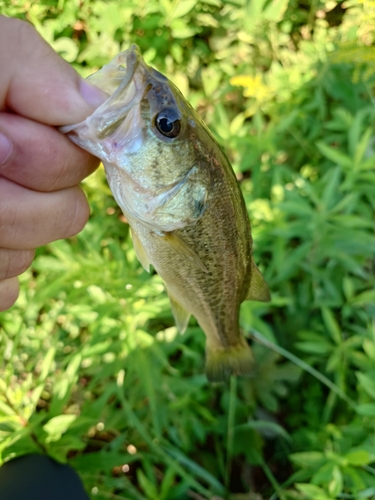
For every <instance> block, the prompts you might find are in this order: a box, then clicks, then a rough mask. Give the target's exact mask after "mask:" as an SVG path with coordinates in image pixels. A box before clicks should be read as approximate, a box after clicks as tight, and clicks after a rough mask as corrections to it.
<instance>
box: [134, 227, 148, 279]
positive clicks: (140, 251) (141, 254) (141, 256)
mask: <svg viewBox="0 0 375 500" xmlns="http://www.w3.org/2000/svg"><path fill="white" fill-rule="evenodd" d="M130 232H131V235H132V240H133V246H134V251H135V255H136V256H137V259H138V260H139V262H140V263H141V264H142V266H143V268H144V269H145V270H146V271H147V272H148V273H149V272H150V264H151V262H150V260H149V258H148V257H147V255H146V252H145V249H144V248H143V246H142V243H141V242H140V241H139V238H138V236H137V234H136V233H135V232H134V230H133V229H132V228H130Z"/></svg>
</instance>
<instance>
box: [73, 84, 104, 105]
mask: <svg viewBox="0 0 375 500" xmlns="http://www.w3.org/2000/svg"><path fill="white" fill-rule="evenodd" d="M80 92H81V96H82V97H83V98H84V100H85V101H86V102H87V104H88V105H89V106H92V107H93V108H97V107H99V106H100V105H101V104H103V102H104V101H106V100H107V99H108V97H109V96H108V94H106V92H103V90H100V89H99V88H98V87H95V85H92V84H91V83H88V82H87V81H86V80H83V79H82V80H81V83H80Z"/></svg>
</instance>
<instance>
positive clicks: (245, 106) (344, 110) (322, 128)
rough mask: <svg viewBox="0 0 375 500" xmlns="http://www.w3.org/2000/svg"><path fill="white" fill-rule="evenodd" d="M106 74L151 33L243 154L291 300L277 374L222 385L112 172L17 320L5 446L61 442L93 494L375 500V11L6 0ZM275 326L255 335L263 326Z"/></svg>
mask: <svg viewBox="0 0 375 500" xmlns="http://www.w3.org/2000/svg"><path fill="white" fill-rule="evenodd" d="M0 12H1V13H3V14H5V15H8V16H16V17H20V18H23V19H26V20H28V21H30V22H31V23H33V24H34V26H35V27H36V29H37V30H38V31H39V33H40V34H41V35H42V36H43V37H44V38H45V39H46V40H47V41H48V42H49V43H50V44H51V45H52V46H53V48H54V49H55V50H56V51H57V52H59V53H60V54H61V55H62V57H64V58H65V59H66V60H67V61H68V62H69V63H71V64H72V65H73V66H74V67H75V68H76V69H77V70H78V71H79V72H80V73H81V74H82V75H84V76H87V75H88V74H90V73H91V72H93V71H94V70H97V69H98V68H99V67H100V66H101V65H103V64H104V63H107V62H108V61H109V60H110V59H111V58H112V57H113V56H114V55H116V54H117V53H118V52H120V51H121V50H123V49H125V48H127V47H128V46H129V44H130V43H133V42H135V43H137V44H138V45H139V46H140V48H141V50H142V52H143V54H144V57H145V59H146V61H147V62H148V63H150V64H152V65H153V66H155V67H156V68H157V69H159V70H160V71H162V72H164V73H165V74H166V75H167V76H168V77H170V78H171V79H172V80H173V81H174V82H175V83H176V84H177V85H178V87H179V88H180V89H181V90H182V91H183V93H184V94H185V96H186V97H187V98H188V99H189V101H190V102H191V104H192V105H193V106H194V107H195V108H196V109H197V110H198V112H199V113H200V114H201V116H202V117H203V118H204V119H205V120H206V122H207V123H208V125H209V126H210V128H211V130H212V131H213V133H214V134H215V136H216V137H217V139H218V141H219V142H220V143H221V144H222V146H223V147H224V148H225V150H226V152H227V154H228V156H229V158H230V160H231V162H232V165H233V168H234V170H235V172H236V174H237V177H238V179H239V181H240V183H241V187H242V189H243V193H244V196H245V200H246V203H247V207H248V210H249V215H250V218H251V221H252V227H253V237H254V240H255V260H256V262H257V263H258V264H259V267H260V268H261V270H262V272H263V274H264V276H265V278H266V280H267V282H268V284H269V287H270V289H271V291H272V296H273V300H272V302H271V303H270V304H260V303H251V302H245V303H244V304H243V306H242V309H241V325H242V328H243V330H244V332H245V334H246V336H247V337H248V338H249V339H252V344H253V349H254V352H255V356H256V360H257V372H256V374H255V376H254V377H253V378H250V379H238V380H237V379H236V378H235V377H232V379H231V381H230V383H229V384H228V385H227V386H226V385H217V386H214V385H209V384H208V382H207V380H206V377H205V375H204V344H205V339H204V335H203V333H202V331H201V330H200V329H199V327H197V325H196V323H195V322H194V320H193V319H192V320H191V321H190V326H189V328H188V330H187V332H186V333H185V334H184V335H183V336H181V335H179V334H178V333H177V330H176V328H175V326H174V322H173V319H172V315H171V311H170V308H169V303H168V299H167V296H166V294H165V290H164V286H163V283H162V281H161V280H160V278H159V277H158V276H157V275H155V274H153V275H148V274H147V273H146V272H145V271H143V269H142V268H141V266H140V265H139V263H138V262H137V260H136V258H135V254H134V251H133V248H132V244H131V240H130V237H129V232H128V226H127V225H126V224H125V223H124V221H123V218H122V216H121V213H120V210H119V209H118V207H117V206H116V204H115V202H114V200H113V199H112V197H111V194H110V192H109V189H108V187H107V184H106V182H105V179H104V173H103V170H102V169H100V170H99V171H98V172H96V173H95V174H94V175H93V176H91V177H90V178H89V179H87V180H86V181H85V183H84V188H85V190H86V192H87V195H88V198H89V201H90V205H91V210H92V215H91V218H90V221H89V223H88V224H87V227H86V228H85V229H84V231H83V232H82V233H81V234H79V235H78V236H77V237H75V238H71V239H69V240H64V241H58V242H56V243H54V244H51V245H48V246H47V247H45V248H42V249H39V250H38V252H37V258H36V260H35V262H34V265H33V267H32V269H31V270H29V271H28V272H27V273H25V274H24V275H23V276H22V278H21V281H22V290H21V295H20V298H19V300H18V302H17V304H16V305H15V306H14V307H13V308H12V309H11V310H9V311H8V312H5V313H2V314H0V334H1V344H0V352H1V360H2V362H1V379H0V458H1V461H6V460H9V459H10V458H12V457H15V456H19V455H22V454H25V453H28V452H40V453H48V454H49V455H51V456H53V457H55V458H56V459H58V460H60V461H65V462H68V463H69V464H71V465H72V466H73V467H74V468H75V469H76V470H77V471H78V473H79V474H80V476H81V477H82V479H83V481H84V483H85V487H86V489H87V491H88V492H89V493H90V495H91V497H92V498H93V499H100V500H105V499H114V500H119V499H132V500H133V499H151V500H179V499H189V498H192V499H195V500H201V499H214V498H215V499H220V498H226V499H232V500H262V499H270V500H276V499H282V500H304V499H312V500H329V499H358V500H362V499H375V321H374V317H375V305H374V304H375V287H374V284H375V278H374V265H375V235H374V226H375V168H374V166H375V141H374V119H375V107H374V84H375V66H374V62H375V47H374V36H375V2H374V1H362V2H360V1H355V0H348V1H345V2H341V1H340V2H336V1H332V0H329V1H325V0H161V1H156V0H147V1H146V0H140V1H139V0H137V1H136V0H127V1H124V0H119V1H104V0H95V1H93V0H80V1H79V0H58V1H56V0H41V1H38V2H34V1H27V2H25V1H24V0H22V1H21V0H11V1H9V0H0ZM253 329H255V332H254V331H253Z"/></svg>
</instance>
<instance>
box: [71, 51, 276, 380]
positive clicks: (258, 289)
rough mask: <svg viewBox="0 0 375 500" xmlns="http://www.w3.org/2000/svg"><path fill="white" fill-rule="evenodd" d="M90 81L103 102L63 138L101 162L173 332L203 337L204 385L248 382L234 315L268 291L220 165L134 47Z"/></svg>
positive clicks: (222, 160) (235, 193)
mask: <svg viewBox="0 0 375 500" xmlns="http://www.w3.org/2000/svg"><path fill="white" fill-rule="evenodd" d="M90 80H91V81H92V83H94V84H95V85H97V86H98V87H100V88H102V90H104V91H106V92H108V94H109V95H110V97H109V99H108V100H107V101H106V102H105V103H104V104H103V105H102V106H100V107H99V108H98V109H97V110H96V111H95V112H94V113H93V115H91V116H90V117H88V118H87V119H86V120H85V121H84V122H82V123H80V124H76V125H73V126H69V127H63V129H62V130H63V132H64V133H67V134H68V135H69V137H70V138H71V139H72V140H73V141H74V142H76V143H77V144H78V145H79V146H81V147H83V148H84V149H86V150H88V151H90V152H91V153H92V154H94V155H96V156H98V157H99V158H100V159H101V160H102V162H103V164H104V166H105V169H106V174H107V179H108V182H109V185H110V188H111V191H112V193H113V195H114V197H115V199H116V201H117V203H118V204H119V206H120V207H121V209H122V211H123V213H124V214H125V216H126V217H127V219H128V222H129V224H130V226H131V232H132V238H133V244H134V248H135V251H136V254H137V257H138V259H139V260H140V262H141V263H142V265H143V266H144V267H145V269H147V270H148V269H149V266H150V264H152V265H153V266H154V268H155V269H156V271H157V272H158V274H159V275H160V276H161V278H162V279H163V280H164V282H165V284H166V288H167V292H168V295H169V298H170V302H171V307H172V311H173V315H174V318H175V320H176V324H177V326H178V328H179V330H180V331H181V332H183V331H184V330H185V329H186V326H187V323H188V320H189V317H190V314H193V315H194V316H195V318H196V319H197V321H198V323H199V325H200V326H201V328H202V330H203V331H204V332H205V334H206V337H207V344H206V374H207V377H208V379H209V380H211V381H222V380H225V379H226V378H227V377H228V376H229V375H231V374H243V375H248V374H250V373H251V372H252V365H253V361H252V354H251V350H250V348H249V346H248V344H247V342H246V340H245V339H244V337H243V336H242V335H241V333H240V329H239V310H240V305H241V303H242V302H243V301H244V300H246V299H253V300H262V301H268V300H269V291H268V288H267V285H266V284H265V282H264V280H263V277H262V275H261V274H260V272H259V270H258V268H257V267H256V265H255V264H254V262H253V259H252V238H251V229H250V222H249V218H248V214H247V211H246V206H245V203H244V199H243V196H242V193H241V190H240V188H239V185H238V182H237V179H236V177H235V174H234V172H233V170H232V168H231V166H230V164H229V161H228V159H227V157H226V156H225V154H224V153H223V151H222V150H221V148H220V146H219V145H218V143H217V142H216V140H215V139H214V137H213V136H212V134H211V133H210V131H209V130H208V128H207V127H206V125H205V124H204V123H203V121H202V120H201V119H200V117H199V116H198V115H197V113H196V112H195V111H194V109H193V108H192V107H191V106H190V105H189V103H188V102H187V101H186V100H185V99H184V97H183V96H182V94H181V93H180V92H179V90H178V89H177V88H176V87H175V86H174V85H173V84H172V83H171V82H170V81H169V80H168V79H167V78H166V77H165V76H163V75H162V74H161V73H159V72H158V71H156V70H155V69H153V68H151V67H149V66H147V65H146V64H145V62H144V61H143V59H142V57H141V55H140V52H139V49H138V48H137V47H136V46H132V47H131V48H130V49H128V50H127V51H125V52H122V53H121V54H119V55H118V56H117V57H116V58H115V59H114V60H113V61H111V62H110V63H109V64H108V65H106V66H104V67H103V68H102V69H101V70H100V71H98V72H97V73H95V74H94V75H92V76H91V77H90Z"/></svg>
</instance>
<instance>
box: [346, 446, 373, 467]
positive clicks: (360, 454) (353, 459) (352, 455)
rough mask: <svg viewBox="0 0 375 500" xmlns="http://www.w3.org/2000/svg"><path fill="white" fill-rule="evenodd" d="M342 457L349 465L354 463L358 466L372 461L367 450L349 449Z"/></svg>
mask: <svg viewBox="0 0 375 500" xmlns="http://www.w3.org/2000/svg"><path fill="white" fill-rule="evenodd" d="M344 458H346V460H347V461H348V462H349V464H350V465H356V466H358V467H360V466H361V465H367V464H369V463H370V462H371V461H372V459H371V456H370V454H369V452H368V451H366V450H353V451H350V452H349V453H347V454H346V455H344Z"/></svg>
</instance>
